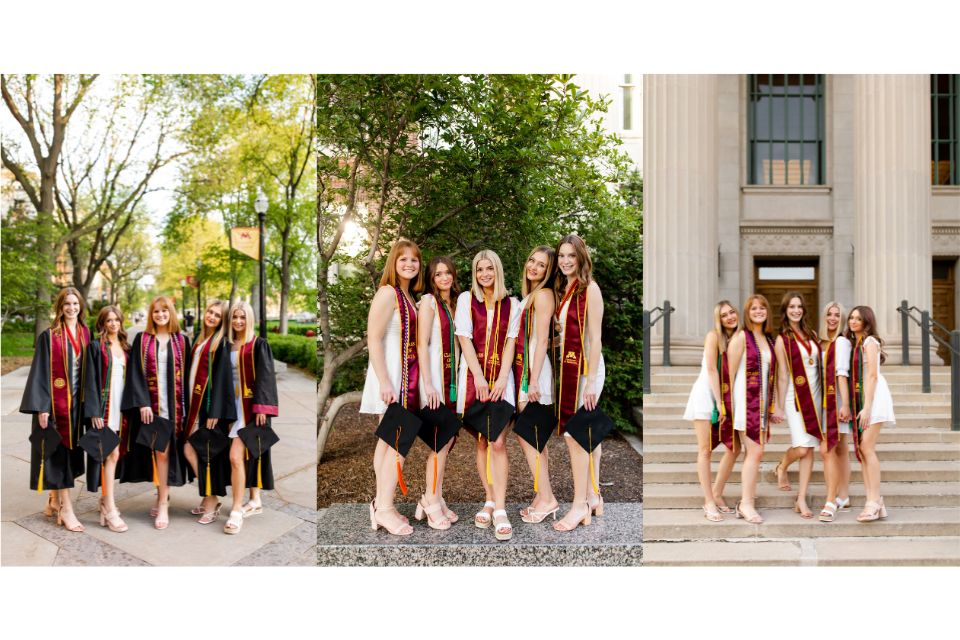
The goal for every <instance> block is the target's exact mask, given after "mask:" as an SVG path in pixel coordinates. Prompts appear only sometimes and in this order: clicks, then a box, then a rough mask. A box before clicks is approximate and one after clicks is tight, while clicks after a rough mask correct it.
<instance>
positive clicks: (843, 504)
mask: <svg viewBox="0 0 960 640" xmlns="http://www.w3.org/2000/svg"><path fill="white" fill-rule="evenodd" d="M837 511H850V497H849V496H847V497H846V498H841V497H840V496H837Z"/></svg>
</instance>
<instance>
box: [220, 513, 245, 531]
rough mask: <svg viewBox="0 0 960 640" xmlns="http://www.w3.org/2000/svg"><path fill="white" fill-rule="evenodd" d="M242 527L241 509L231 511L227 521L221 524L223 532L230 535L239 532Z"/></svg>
mask: <svg viewBox="0 0 960 640" xmlns="http://www.w3.org/2000/svg"><path fill="white" fill-rule="evenodd" d="M242 528H243V511H231V512H230V517H229V518H227V523H226V524H225V525H223V532H224V533H228V534H230V535H235V534H238V533H240V529H242Z"/></svg>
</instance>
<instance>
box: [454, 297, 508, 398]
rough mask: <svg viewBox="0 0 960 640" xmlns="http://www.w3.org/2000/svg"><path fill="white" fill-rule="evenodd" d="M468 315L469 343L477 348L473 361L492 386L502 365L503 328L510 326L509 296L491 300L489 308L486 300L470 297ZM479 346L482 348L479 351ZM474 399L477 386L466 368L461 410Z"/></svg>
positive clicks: (504, 330) (504, 337) (505, 338)
mask: <svg viewBox="0 0 960 640" xmlns="http://www.w3.org/2000/svg"><path fill="white" fill-rule="evenodd" d="M490 313H492V314H493V325H492V326H491V327H490V333H489V334H488V333H487V315H488V314H490ZM470 315H471V318H472V319H473V346H474V349H477V360H478V361H479V362H480V367H481V368H482V369H483V376H484V377H485V378H486V379H487V384H488V385H489V386H490V388H493V384H494V382H495V381H496V379H497V376H499V375H500V367H501V366H502V365H503V363H502V362H501V357H502V356H503V348H504V346H505V345H506V343H507V329H508V328H509V325H510V298H509V297H508V296H504V297H503V298H502V299H500V300H498V301H497V302H495V303H494V305H493V309H488V308H487V303H486V299H484V300H477V297H476V296H474V295H472V294H471V296H470ZM480 345H483V349H482V350H480V348H479V347H480ZM476 398H477V386H476V382H475V381H474V379H473V372H471V371H470V370H469V368H468V369H467V396H466V398H464V403H463V410H464V412H466V410H467V407H469V406H470V405H471V404H473V403H474V401H475V400H476Z"/></svg>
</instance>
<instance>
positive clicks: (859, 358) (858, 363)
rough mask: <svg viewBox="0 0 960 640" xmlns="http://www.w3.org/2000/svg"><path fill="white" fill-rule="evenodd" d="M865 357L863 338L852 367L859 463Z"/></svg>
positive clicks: (859, 342) (859, 460) (854, 351)
mask: <svg viewBox="0 0 960 640" xmlns="http://www.w3.org/2000/svg"><path fill="white" fill-rule="evenodd" d="M863 356H864V354H863V338H857V344H856V346H855V347H854V348H853V362H852V363H851V365H850V403H851V405H852V410H853V416H852V417H851V422H852V423H853V424H852V425H851V426H852V427H853V428H852V429H851V431H852V432H853V438H852V439H853V452H854V453H855V454H857V461H858V462H863V460H862V459H861V458H860V439H861V438H862V437H863V429H861V428H860V420H858V419H857V416H858V414H859V413H860V411H861V410H863V393H864V388H863Z"/></svg>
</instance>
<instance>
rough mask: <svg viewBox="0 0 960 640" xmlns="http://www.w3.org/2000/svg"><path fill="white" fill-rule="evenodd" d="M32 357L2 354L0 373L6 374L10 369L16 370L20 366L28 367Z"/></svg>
mask: <svg viewBox="0 0 960 640" xmlns="http://www.w3.org/2000/svg"><path fill="white" fill-rule="evenodd" d="M32 361H33V358H25V357H20V356H4V357H2V358H0V375H3V376H5V375H7V374H8V373H10V372H11V371H16V370H17V369H19V368H20V367H29V366H30V363H31V362H32Z"/></svg>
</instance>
